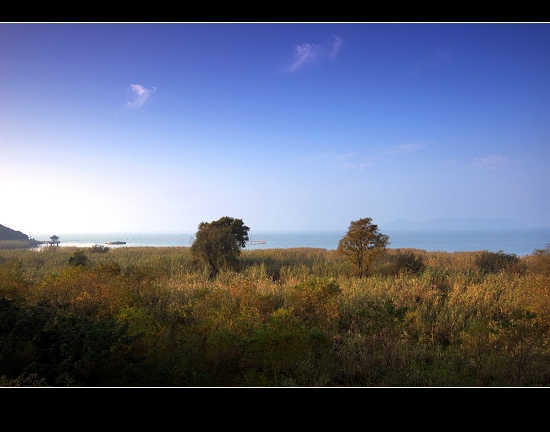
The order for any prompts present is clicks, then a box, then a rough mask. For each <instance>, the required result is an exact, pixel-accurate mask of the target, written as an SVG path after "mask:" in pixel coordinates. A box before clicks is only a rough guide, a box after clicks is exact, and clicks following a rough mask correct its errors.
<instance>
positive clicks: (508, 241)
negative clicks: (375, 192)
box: [31, 228, 550, 256]
mask: <svg viewBox="0 0 550 432" xmlns="http://www.w3.org/2000/svg"><path fill="white" fill-rule="evenodd" d="M380 232H382V233H383V234H387V235H388V236H389V238H390V244H389V247H390V248H415V249H423V250H427V251H443V252H465V251H477V250H488V251H490V252H498V251H503V252H505V253H509V254H516V255H518V256H523V255H530V254H532V253H533V251H534V250H535V249H544V248H545V247H546V246H547V245H548V243H549V242H550V228H537V229H530V228H525V229H503V230H500V229H476V230H465V229H460V230H419V229H415V230H380ZM53 234H54V233H51V234H32V235H31V237H33V238H35V239H36V240H49V238H50V237H51V236H52V235H53ZM345 234H346V231H284V232H283V231H278V232H277V231H253V230H250V231H249V233H248V236H249V238H250V240H252V241H254V240H255V241H262V242H263V241H265V243H261V244H247V247H246V248H245V249H246V250H255V249H276V248H279V249H286V248H295V247H313V248H322V249H336V248H337V247H338V241H339V240H340V239H341V238H342V237H343V236H344V235H345ZM55 235H57V236H58V237H59V241H60V244H59V246H76V247H91V246H93V245H95V244H100V245H105V244H106V243H107V242H110V241H123V242H126V244H124V245H107V246H108V247H112V248H116V247H136V246H153V247H170V246H174V247H177V246H187V247H189V246H191V244H192V243H193V241H194V235H195V233H158V232H157V233H143V232H142V233H130V232H126V233H124V232H120V233H55Z"/></svg>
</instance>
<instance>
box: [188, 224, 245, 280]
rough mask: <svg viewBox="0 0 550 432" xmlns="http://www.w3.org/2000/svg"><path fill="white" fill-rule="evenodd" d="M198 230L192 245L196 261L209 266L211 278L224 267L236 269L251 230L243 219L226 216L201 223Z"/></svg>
mask: <svg viewBox="0 0 550 432" xmlns="http://www.w3.org/2000/svg"><path fill="white" fill-rule="evenodd" d="M198 228H199V229H198V231H197V234H196V236H195V241H194V242H193V244H192V245H191V253H192V254H193V257H194V259H195V260H196V261H198V262H202V263H203V264H205V265H207V266H208V268H209V271H210V276H211V277H215V276H216V275H217V274H218V273H219V271H220V269H221V268H223V267H227V268H232V269H236V267H237V264H238V258H239V255H240V253H241V248H243V247H245V246H246V242H247V241H248V231H249V230H250V228H249V227H247V226H246V225H244V223H243V221H242V219H236V218H232V217H229V216H224V217H222V218H220V219H218V220H217V221H212V222H201V223H200V224H199V227H198Z"/></svg>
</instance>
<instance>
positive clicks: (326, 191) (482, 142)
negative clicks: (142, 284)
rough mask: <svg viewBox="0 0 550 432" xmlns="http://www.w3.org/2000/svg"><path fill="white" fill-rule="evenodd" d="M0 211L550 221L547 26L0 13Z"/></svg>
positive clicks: (309, 221)
mask: <svg viewBox="0 0 550 432" xmlns="http://www.w3.org/2000/svg"><path fill="white" fill-rule="evenodd" d="M0 197H1V201H0V202H1V204H0V223H1V224H3V225H5V226H8V227H10V228H12V229H15V230H18V231H22V232H24V233H27V234H29V235H32V234H33V233H54V232H58V233H60V232H64V233H70V232H116V231H143V232H194V231H196V229H197V226H198V224H199V223H200V222H202V221H205V222H209V221H212V220H217V219H219V218H220V217H222V216H231V217H235V218H239V219H243V221H244V223H245V224H246V225H247V226H249V227H250V228H251V230H252V231H280V230H285V231H288V230H346V229H347V228H348V226H349V224H350V222H351V221H353V220H357V219H360V218H364V217H371V218H372V219H373V222H374V223H376V224H378V225H379V227H381V228H383V226H384V223H386V222H389V221H392V220H394V219H399V218H405V219H409V220H412V221H414V222H424V221H427V220H431V219H435V218H444V217H458V218H512V219H516V220H518V221H520V222H522V223H524V224H526V225H527V226H529V227H549V226H550V25H549V24H546V23H485V24H479V23H469V24H468V23H424V24H422V23H387V24H382V23H317V24H313V23H255V24H250V23H240V24H238V23H209V24H207V23H172V24H168V23H156V24H154V23H118V24H112V23H103V24H101V23H96V24H91V23H72V24H69V23H50V24H48V23H0Z"/></svg>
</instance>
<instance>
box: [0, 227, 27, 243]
mask: <svg viewBox="0 0 550 432" xmlns="http://www.w3.org/2000/svg"><path fill="white" fill-rule="evenodd" d="M0 240H29V236H28V235H27V234H23V233H22V232H21V231H15V230H13V229H11V228H8V227H5V226H4V225H0Z"/></svg>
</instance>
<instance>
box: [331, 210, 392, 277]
mask: <svg viewBox="0 0 550 432" xmlns="http://www.w3.org/2000/svg"><path fill="white" fill-rule="evenodd" d="M388 244H389V236H387V235H385V234H382V233H380V232H379V231H378V225H375V224H373V223H372V219H371V218H369V217H368V218H363V219H359V220H356V221H352V222H351V223H350V225H349V228H348V232H347V233H346V235H345V236H344V237H342V238H341V239H340V241H339V242H338V249H337V250H338V251H339V252H340V253H342V254H344V255H345V256H346V257H347V258H348V259H349V261H350V262H351V263H352V264H353V265H354V266H355V268H356V269H357V273H358V275H359V277H363V276H368V274H369V270H370V266H371V264H372V262H373V261H374V260H375V259H376V257H377V256H378V255H380V254H381V253H383V252H384V251H385V249H386V246H387V245H388Z"/></svg>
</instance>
